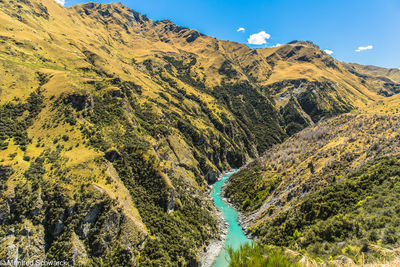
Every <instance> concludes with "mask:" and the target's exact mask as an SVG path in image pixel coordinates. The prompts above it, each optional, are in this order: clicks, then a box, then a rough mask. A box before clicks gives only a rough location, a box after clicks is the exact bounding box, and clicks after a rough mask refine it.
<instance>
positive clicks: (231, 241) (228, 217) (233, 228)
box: [211, 170, 250, 267]
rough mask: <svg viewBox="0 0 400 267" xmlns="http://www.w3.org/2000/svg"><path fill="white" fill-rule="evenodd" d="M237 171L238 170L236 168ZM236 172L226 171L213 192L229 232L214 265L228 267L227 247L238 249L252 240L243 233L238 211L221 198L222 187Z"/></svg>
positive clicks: (216, 204)
mask: <svg viewBox="0 0 400 267" xmlns="http://www.w3.org/2000/svg"><path fill="white" fill-rule="evenodd" d="M236 171H237V170H236ZM236 171H234V172H229V173H226V174H225V175H224V176H223V177H222V179H221V180H219V181H217V182H216V183H215V184H214V186H213V190H212V193H211V196H212V199H213V201H214V204H215V206H216V207H217V208H218V209H219V210H221V211H222V214H223V216H224V220H225V221H227V222H228V225H229V227H228V234H227V236H226V240H225V244H224V249H223V250H221V253H220V254H219V255H218V257H217V258H216V260H215V262H214V264H213V267H226V266H228V261H227V258H228V253H227V252H226V248H228V247H229V246H232V247H233V248H234V249H237V248H239V247H240V244H243V243H245V242H250V239H248V238H247V237H246V236H245V234H244V233H243V230H242V228H241V227H240V225H239V223H238V221H237V216H238V212H237V211H236V210H235V209H233V208H232V207H231V206H229V205H228V204H227V203H226V202H225V201H224V200H222V198H221V188H222V186H223V185H224V183H225V182H226V181H227V180H228V178H229V176H231V175H232V174H234V173H235V172H236Z"/></svg>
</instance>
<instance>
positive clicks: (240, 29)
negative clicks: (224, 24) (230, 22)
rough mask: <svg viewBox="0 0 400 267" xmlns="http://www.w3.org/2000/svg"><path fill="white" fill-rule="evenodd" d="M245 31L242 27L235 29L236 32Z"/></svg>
mask: <svg viewBox="0 0 400 267" xmlns="http://www.w3.org/2000/svg"><path fill="white" fill-rule="evenodd" d="M245 31H246V29H245V28H243V27H240V28H239V29H237V32H245Z"/></svg>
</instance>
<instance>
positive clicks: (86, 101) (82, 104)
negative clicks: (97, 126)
mask: <svg viewBox="0 0 400 267" xmlns="http://www.w3.org/2000/svg"><path fill="white" fill-rule="evenodd" d="M64 104H69V105H71V106H72V107H73V108H74V109H75V110H76V111H81V110H84V109H88V108H93V106H94V101H93V96H92V95H90V94H85V95H80V94H71V95H69V96H67V97H66V98H64Z"/></svg>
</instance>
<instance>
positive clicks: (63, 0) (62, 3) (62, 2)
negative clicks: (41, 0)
mask: <svg viewBox="0 0 400 267" xmlns="http://www.w3.org/2000/svg"><path fill="white" fill-rule="evenodd" d="M54 1H56V2H57V3H59V4H60V5H62V6H64V5H65V0H54Z"/></svg>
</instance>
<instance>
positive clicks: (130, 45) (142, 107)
mask: <svg viewBox="0 0 400 267" xmlns="http://www.w3.org/2000/svg"><path fill="white" fill-rule="evenodd" d="M0 66H1V67H0V77H1V79H0V104H1V106H0V149H1V150H0V161H1V163H0V177H1V179H2V187H1V209H0V221H1V229H0V230H1V233H2V236H5V238H4V239H3V240H2V243H1V247H0V248H1V249H0V253H1V254H0V255H1V258H9V259H11V258H13V257H15V255H16V253H18V255H19V257H20V260H22V259H25V260H31V259H48V260H53V259H65V260H68V261H71V262H72V263H75V264H83V265H84V264H87V265H93V264H95V265H96V264H97V265H101V264H103V265H110V264H121V265H126V264H142V265H152V264H153V265H158V266H160V265H162V266H164V265H168V264H172V263H177V262H180V263H181V264H183V265H185V264H186V265H188V264H193V265H196V264H198V263H199V261H200V259H199V255H200V253H199V252H200V250H201V249H202V248H203V247H204V246H205V245H206V244H207V242H208V241H209V240H210V239H212V238H216V237H217V236H218V235H217V233H218V229H217V228H218V227H217V222H216V219H215V217H214V215H213V214H212V212H211V211H212V210H213V207H212V205H211V203H210V201H209V200H208V198H207V195H206V190H207V188H208V187H207V183H208V182H209V183H211V182H213V181H215V179H216V176H217V174H218V173H219V172H221V171H223V170H226V169H230V168H238V167H240V166H241V165H243V164H245V163H246V162H247V161H249V160H250V159H251V158H255V157H257V156H258V155H260V154H261V153H263V152H264V151H266V150H267V149H268V148H270V147H271V146H273V145H274V144H277V143H281V142H283V141H284V140H285V139H287V138H288V137H289V136H291V135H292V134H294V133H296V132H298V131H300V130H301V129H303V128H304V127H306V126H308V125H313V124H314V123H316V122H318V121H319V120H321V119H322V118H326V117H330V116H333V115H337V114H340V113H344V112H347V111H350V110H352V109H356V108H358V107H363V106H364V105H365V104H367V103H370V102H374V101H376V100H380V99H383V98H384V97H383V96H381V95H378V94H377V92H378V89H379V88H371V87H368V86H366V85H363V84H362V83H361V82H360V78H359V77H358V76H357V75H355V74H352V73H351V72H349V71H347V70H346V69H344V68H342V63H340V62H337V61H335V60H334V59H333V58H331V57H330V56H328V55H326V54H324V53H323V52H321V51H320V50H319V48H318V47H316V46H315V45H313V44H310V43H307V42H297V43H293V44H288V45H284V46H281V47H278V48H268V49H259V50H253V49H250V48H248V47H247V46H246V45H243V44H238V43H234V42H228V41H221V40H217V39H215V38H212V37H209V36H205V35H203V34H201V33H199V32H198V31H196V30H191V29H188V28H183V27H179V26H177V25H175V24H174V23H172V22H171V21H169V20H164V21H152V20H149V19H148V18H147V17H146V16H144V15H141V14H139V13H137V12H135V11H133V10H131V9H129V8H127V7H125V6H123V5H121V4H114V3H113V4H103V5H101V4H95V3H87V4H82V5H77V6H73V7H68V8H64V7H62V6H60V5H59V4H57V3H56V2H54V1H53V0H31V1H29V0H27V1H25V0H24V1H8V0H6V1H2V2H1V3H0ZM16 248H18V250H17V249H16ZM21 255H22V256H21Z"/></svg>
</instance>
